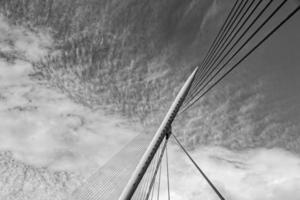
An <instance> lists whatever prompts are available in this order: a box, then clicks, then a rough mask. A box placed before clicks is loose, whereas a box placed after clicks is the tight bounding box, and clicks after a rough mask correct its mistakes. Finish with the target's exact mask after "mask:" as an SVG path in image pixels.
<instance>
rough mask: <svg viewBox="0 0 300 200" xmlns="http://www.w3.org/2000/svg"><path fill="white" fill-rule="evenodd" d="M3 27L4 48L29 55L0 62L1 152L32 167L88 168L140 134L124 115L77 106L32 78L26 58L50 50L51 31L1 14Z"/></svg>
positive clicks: (1, 40)
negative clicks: (19, 23) (32, 28)
mask: <svg viewBox="0 0 300 200" xmlns="http://www.w3.org/2000/svg"><path fill="white" fill-rule="evenodd" d="M0 30H1V31H2V32H3V34H2V35H1V36H0V49H1V50H3V49H4V50H5V51H4V50H3V51H4V52H5V53H8V52H12V51H14V52H17V53H16V55H18V56H21V55H22V57H23V58H25V59H20V57H18V58H16V59H15V60H14V62H11V63H8V62H7V61H6V60H5V59H4V60H0V94H1V98H0V121H1V123H0V132H1V133H0V150H1V151H11V152H12V154H13V156H14V158H15V159H17V160H19V161H22V162H24V163H27V164H30V165H33V166H38V167H48V168H50V169H55V170H67V171H70V170H71V171H75V172H84V171H88V169H89V168H95V167H98V166H99V165H102V164H103V163H105V161H106V160H108V159H109V158H110V157H111V156H112V155H113V154H114V153H116V152H118V150H119V149H120V148H122V146H123V145H124V144H126V143H127V141H128V140H130V139H131V138H132V137H134V136H135V135H136V134H137V131H134V130H132V129H131V128H130V127H129V125H128V124H126V123H125V120H124V119H122V118H121V117H116V116H112V115H110V116H108V115H106V114H105V113H104V112H103V111H101V110H96V109H95V110H92V109H89V108H87V107H84V106H82V105H79V104H77V103H75V102H73V101H72V100H70V98H68V96H67V95H65V94H62V93H61V92H60V91H59V90H57V89H55V88H54V87H51V86H50V85H49V84H48V83H47V82H45V81H41V80H33V79H31V78H30V77H29V75H30V74H32V73H34V71H33V68H32V65H31V63H30V62H27V61H26V60H30V61H33V60H34V61H36V60H38V59H40V58H41V57H42V56H44V55H45V54H46V53H47V51H48V49H49V48H51V45H50V44H51V42H52V41H51V39H48V36H47V35H44V34H43V33H32V32H29V31H27V30H26V29H23V28H20V27H15V26H10V25H8V24H7V22H6V21H5V20H4V19H3V18H0ZM8 41H10V42H8ZM9 44H11V45H9ZM88 172H89V171H88Z"/></svg>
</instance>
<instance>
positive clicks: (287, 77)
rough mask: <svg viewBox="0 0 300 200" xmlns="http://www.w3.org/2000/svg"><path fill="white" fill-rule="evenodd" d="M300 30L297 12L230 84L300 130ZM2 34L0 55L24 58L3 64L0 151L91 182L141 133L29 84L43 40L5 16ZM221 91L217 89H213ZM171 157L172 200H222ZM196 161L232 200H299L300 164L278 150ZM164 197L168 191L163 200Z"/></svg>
mask: <svg viewBox="0 0 300 200" xmlns="http://www.w3.org/2000/svg"><path fill="white" fill-rule="evenodd" d="M211 9H212V10H211V12H208V15H207V17H206V18H205V21H204V22H203V26H205V24H207V23H212V21H211V20H212V19H213V17H214V15H215V14H216V13H217V12H218V4H217V1H216V3H214V4H213V6H212V8H211ZM219 9H220V8H219ZM299 29H300V14H299V13H298V14H297V16H296V17H295V18H293V20H291V21H290V22H289V23H288V24H287V25H285V27H284V28H283V29H282V30H280V31H278V32H277V33H276V34H275V35H274V36H273V37H272V38H271V39H270V40H269V41H268V42H267V43H266V45H264V46H262V47H261V48H260V49H259V50H258V51H257V52H256V53H255V54H254V55H252V56H251V57H250V58H249V59H248V60H247V61H246V62H245V63H243V64H242V66H241V67H240V68H238V70H236V71H234V73H233V74H231V75H230V76H229V77H227V78H226V80H225V84H233V85H234V84H240V85H241V86H242V85H244V84H245V85H250V86H253V87H256V88H258V89H257V90H255V92H256V93H257V94H255V95H254V97H256V96H257V98H258V99H259V100H257V98H254V100H253V101H251V102H249V104H247V106H251V105H257V106H261V107H263V109H264V110H262V111H261V112H264V113H271V114H272V115H275V116H276V120H278V121H280V122H282V124H284V123H291V124H293V125H297V123H298V122H299V119H300V107H299V102H300V94H299V88H300V79H299V77H298V76H299V75H300V69H299V63H300V61H299V56H300V50H299V46H300V37H299ZM0 31H1V33H2V34H1V36H0V50H1V51H2V52H11V53H13V54H15V55H17V56H19V58H18V59H17V60H16V61H15V62H12V63H9V62H7V61H6V60H4V59H0V72H1V73H0V74H2V75H0V94H1V96H0V97H1V98H0V121H1V123H0V131H1V133H0V151H11V152H12V153H13V157H14V158H15V159H17V160H20V161H22V162H24V163H27V164H29V165H32V166H36V167H40V166H43V167H47V168H48V169H49V170H66V171H74V172H77V173H81V174H83V176H86V177H88V176H89V175H90V174H91V172H90V171H89V172H88V173H86V171H87V170H91V171H93V170H96V169H97V168H98V167H99V166H101V165H103V164H104V163H105V162H106V161H107V160H108V159H109V158H110V157H111V156H113V155H114V154H115V153H116V152H118V150H119V149H121V147H122V146H124V144H126V143H127V142H128V141H129V140H130V139H131V138H133V137H134V136H136V135H137V134H138V133H139V132H140V131H141V127H132V126H130V125H128V124H127V123H126V120H125V119H123V118H122V117H120V116H108V115H106V114H105V113H104V112H103V111H101V110H91V109H89V108H86V107H84V106H82V105H79V104H77V103H75V102H73V101H72V100H71V99H69V98H68V96H66V95H65V94H63V93H61V92H60V91H59V90H57V89H55V88H53V87H51V86H49V85H48V84H47V83H46V82H44V81H43V80H39V79H30V78H29V74H32V73H33V69H32V65H31V64H30V63H29V62H27V61H26V60H36V59H39V58H41V57H42V56H43V55H45V54H46V52H47V48H50V47H51V44H52V40H51V37H50V36H48V35H47V34H46V33H32V32H30V31H28V30H26V29H24V28H21V27H16V26H12V25H9V24H8V23H7V21H6V20H5V19H4V18H3V17H1V18H0ZM10 42H12V43H13V44H14V45H10ZM240 80H242V81H240ZM239 81H240V82H239ZM238 86H239V85H238ZM238 88H239V87H238ZM220 89H223V88H222V86H220V85H219V86H218V87H217V88H216V90H220ZM260 94H262V96H263V98H262V99H260ZM252 99H253V98H252ZM258 104H259V105H258ZM262 105H263V106H262ZM223 109H224V110H226V108H223ZM244 109H247V107H246V108H245V107H244ZM295 131H296V133H295V134H300V133H299V129H296V130H295ZM120 133H122V134H120ZM169 154H170V173H171V191H172V192H171V195H172V199H175V200H183V199H185V200H189V199H217V197H216V196H215V195H214V194H213V193H212V191H211V189H210V188H209V187H208V186H207V184H206V183H205V182H204V181H203V179H202V178H201V177H200V176H199V175H197V173H198V172H197V171H196V170H195V169H194V168H193V166H192V165H191V164H190V163H189V160H187V158H186V157H185V156H184V155H183V154H182V152H180V149H179V148H178V147H176V146H174V144H171V145H170V148H169ZM192 156H193V157H194V158H195V160H196V161H197V162H198V163H199V164H200V166H201V167H202V168H203V170H204V171H205V172H206V173H207V174H208V176H209V177H211V179H212V180H213V182H214V183H216V185H217V187H218V188H219V189H220V190H221V192H222V193H223V194H224V196H225V197H227V199H232V200H235V199H239V200H248V199H252V200H253V199H254V200H262V199H266V200H277V199H278V200H279V199H284V198H285V199H289V200H296V199H299V198H300V193H299V191H300V173H299V172H300V159H299V155H296V154H294V153H292V152H289V151H286V150H283V149H280V148H272V149H269V148H260V149H249V150H244V151H236V152H235V151H230V150H227V149H225V148H221V147H214V146H207V147H199V148H197V149H196V150H194V151H193V152H192ZM164 175H165V172H164V171H163V176H164ZM163 181H165V179H163ZM0 195H1V190H0ZM165 195H166V188H165V184H163V185H162V193H161V196H162V197H163V196H165Z"/></svg>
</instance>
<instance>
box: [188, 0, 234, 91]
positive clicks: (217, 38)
mask: <svg viewBox="0 0 300 200" xmlns="http://www.w3.org/2000/svg"><path fill="white" fill-rule="evenodd" d="M238 2H239V0H236V1H235V3H234V5H233V7H232V8H231V10H230V12H229V14H228V16H227V17H226V19H225V22H224V23H223V25H222V27H221V29H220V30H219V32H218V34H217V36H216V37H215V39H214V41H213V43H212V44H211V46H210V48H209V50H208V51H207V53H206V56H205V57H204V59H203V61H202V63H201V65H200V66H201V67H202V66H203V63H204V62H205V61H206V59H207V57H208V56H209V55H210V53H211V51H212V50H213V48H214V47H215V45H216V43H217V42H219V38H220V37H222V35H223V33H224V31H225V30H226V29H227V25H228V21H229V20H231V17H232V14H233V12H234V11H235V9H236V6H237V5H238ZM234 15H235V14H234ZM192 88H193V87H192Z"/></svg>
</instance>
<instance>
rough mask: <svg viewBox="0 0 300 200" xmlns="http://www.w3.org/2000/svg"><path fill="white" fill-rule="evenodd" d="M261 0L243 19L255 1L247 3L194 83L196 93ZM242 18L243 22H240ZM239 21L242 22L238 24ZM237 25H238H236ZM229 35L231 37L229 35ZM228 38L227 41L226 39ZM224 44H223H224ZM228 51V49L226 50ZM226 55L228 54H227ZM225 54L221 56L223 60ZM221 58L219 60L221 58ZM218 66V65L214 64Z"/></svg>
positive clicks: (191, 97)
mask: <svg viewBox="0 0 300 200" xmlns="http://www.w3.org/2000/svg"><path fill="white" fill-rule="evenodd" d="M262 1H263V0H259V1H258V2H257V4H256V5H255V6H254V7H253V8H252V10H251V11H250V13H249V14H248V15H247V17H246V18H245V19H244V17H245V16H246V13H248V11H249V10H250V8H251V7H252V5H253V3H254V2H255V0H254V1H252V2H251V4H250V5H249V7H248V8H247V10H246V11H245V13H244V17H242V18H240V20H239V21H238V23H237V24H236V26H235V27H234V29H232V31H231V33H230V34H229V35H228V37H227V38H226V41H225V43H224V44H223V47H222V48H220V49H218V50H217V51H216V54H215V55H214V57H212V59H210V61H209V62H208V64H207V67H206V70H205V72H203V74H201V78H199V80H200V81H198V82H197V83H196V84H195V88H196V89H195V90H194V92H195V93H197V92H198V91H199V88H200V86H201V85H202V84H203V83H204V82H205V81H206V79H207V77H209V76H210V75H211V73H213V71H214V70H215V69H214V68H213V66H214V65H215V64H216V62H217V61H218V60H219V59H220V57H221V56H222V55H223V54H224V52H225V51H226V50H227V48H228V47H229V45H230V44H231V43H232V41H233V40H234V39H235V38H236V36H237V35H238V34H239V33H240V31H241V30H242V28H244V26H245V25H246V23H247V22H248V20H249V19H250V18H251V17H252V16H253V14H254V12H255V11H256V10H257V8H258V6H259V5H260V4H261V3H262ZM242 19H244V20H243V22H242ZM240 23H242V24H241V25H240ZM238 25H240V26H239V27H238ZM237 27H238V29H237V30H236V31H235V33H234V30H235V29H236V28H237ZM230 36H231V37H230ZM228 40H229V41H228ZM224 45H225V46H224ZM228 52H230V50H229V51H228ZM227 55H228V54H227ZM225 57H226V56H223V58H222V59H223V60H224V58H225ZM222 59H221V60H222ZM221 62H222V61H220V62H219V63H221ZM216 66H218V65H216ZM212 69H213V70H212ZM195 93H194V94H191V95H190V98H189V99H188V100H187V101H186V104H188V103H189V101H190V100H191V99H193V98H194V97H195Z"/></svg>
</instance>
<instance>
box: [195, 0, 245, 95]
mask: <svg viewBox="0 0 300 200" xmlns="http://www.w3.org/2000/svg"><path fill="white" fill-rule="evenodd" d="M246 4H247V0H241V1H240V3H239V5H238V6H237V9H236V10H235V11H234V13H233V15H232V16H230V19H229V22H228V24H226V27H225V28H224V31H223V32H222V34H221V36H220V37H219V38H218V40H217V42H216V43H215V45H214V47H213V48H212V50H211V52H209V55H208V56H207V57H206V58H207V59H205V61H204V62H203V64H202V65H201V67H200V68H199V69H200V70H199V71H198V73H197V78H196V80H195V83H197V82H198V81H199V79H201V78H200V77H201V76H199V75H198V74H200V75H202V73H203V71H204V70H205V68H206V64H207V61H208V60H210V58H211V56H212V55H213V54H214V53H215V51H216V50H217V49H219V48H220V46H222V45H223V44H224V38H225V37H226V36H227V35H228V33H229V31H230V30H232V27H233V26H234V24H235V23H236V21H237V20H238V18H240V17H241V16H243V15H242V11H243V9H244V7H245V6H246ZM194 89H195V88H194V87H192V88H191V93H192V92H193V90H194Z"/></svg>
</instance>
